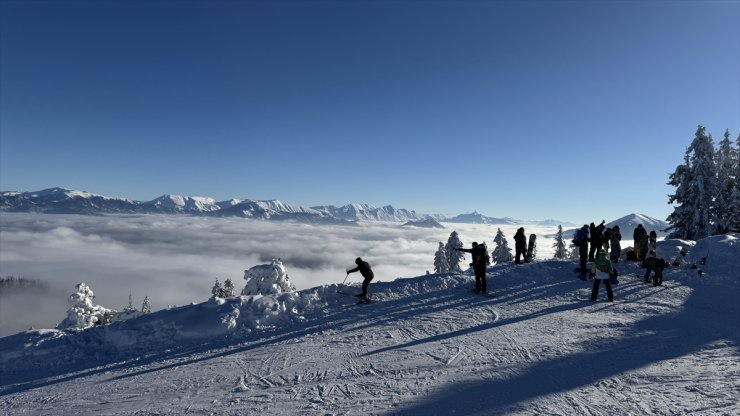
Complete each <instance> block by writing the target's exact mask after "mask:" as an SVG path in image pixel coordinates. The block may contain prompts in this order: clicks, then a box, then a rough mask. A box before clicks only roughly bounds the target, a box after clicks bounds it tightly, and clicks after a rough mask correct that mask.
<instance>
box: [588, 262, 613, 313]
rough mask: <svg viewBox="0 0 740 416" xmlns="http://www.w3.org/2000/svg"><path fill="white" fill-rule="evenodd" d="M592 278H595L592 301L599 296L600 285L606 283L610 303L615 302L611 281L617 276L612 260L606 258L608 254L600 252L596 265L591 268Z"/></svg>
mask: <svg viewBox="0 0 740 416" xmlns="http://www.w3.org/2000/svg"><path fill="white" fill-rule="evenodd" d="M591 276H592V277H593V278H594V288H593V290H592V291H591V301H595V300H596V298H597V297H598V296H599V285H600V284H601V281H602V280H603V281H604V286H605V287H606V296H607V298H609V302H612V301H613V300H614V293H613V292H612V285H611V283H610V282H609V279H611V278H612V277H614V276H615V273H614V267H613V266H612V262H611V260H609V259H607V258H606V252H605V251H604V250H599V252H598V254H597V255H596V258H595V259H594V263H593V265H592V266H591Z"/></svg>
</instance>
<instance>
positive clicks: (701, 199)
mask: <svg viewBox="0 0 740 416" xmlns="http://www.w3.org/2000/svg"><path fill="white" fill-rule="evenodd" d="M705 130H706V129H705V128H704V127H703V126H699V128H698V129H697V131H696V137H695V138H694V141H693V142H691V146H689V152H690V153H691V156H690V158H689V161H690V163H691V165H690V170H691V177H690V179H691V181H690V182H689V195H690V196H691V214H692V227H691V229H692V231H693V233H692V234H693V235H691V236H690V237H689V238H690V239H691V240H699V239H702V238H704V237H708V236H710V235H712V233H713V231H714V219H715V218H714V215H713V211H714V210H713V209H712V207H713V204H714V198H715V196H716V195H717V168H716V166H715V164H714V143H713V141H712V136H711V135H709V136H707V135H706V133H705Z"/></svg>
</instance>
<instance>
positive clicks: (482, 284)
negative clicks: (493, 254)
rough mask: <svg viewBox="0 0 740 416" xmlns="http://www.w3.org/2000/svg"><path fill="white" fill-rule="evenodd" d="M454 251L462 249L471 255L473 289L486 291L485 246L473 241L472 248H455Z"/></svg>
mask: <svg viewBox="0 0 740 416" xmlns="http://www.w3.org/2000/svg"><path fill="white" fill-rule="evenodd" d="M455 250H456V251H464V252H466V253H470V254H472V255H473V263H472V265H473V271H474V272H475V291H476V292H480V293H488V292H487V289H486V258H487V257H488V253H486V246H484V245H483V244H480V245H478V243H477V242H475V241H473V248H456V249H455Z"/></svg>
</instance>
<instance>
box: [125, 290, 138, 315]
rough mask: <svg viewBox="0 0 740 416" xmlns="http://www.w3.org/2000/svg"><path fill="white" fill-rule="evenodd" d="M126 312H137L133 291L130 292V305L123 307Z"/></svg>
mask: <svg viewBox="0 0 740 416" xmlns="http://www.w3.org/2000/svg"><path fill="white" fill-rule="evenodd" d="M123 312H124V313H130V312H137V310H136V308H135V307H134V298H133V296H132V295H131V293H129V294H128V306H126V307H125V308H123Z"/></svg>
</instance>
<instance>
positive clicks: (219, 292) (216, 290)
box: [211, 278, 224, 298]
mask: <svg viewBox="0 0 740 416" xmlns="http://www.w3.org/2000/svg"><path fill="white" fill-rule="evenodd" d="M211 295H213V297H214V298H223V297H224V288H223V286H221V282H219V281H218V278H216V283H214V284H213V288H211Z"/></svg>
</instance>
